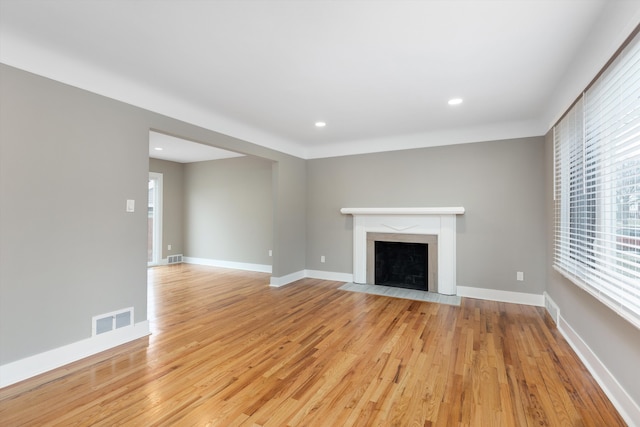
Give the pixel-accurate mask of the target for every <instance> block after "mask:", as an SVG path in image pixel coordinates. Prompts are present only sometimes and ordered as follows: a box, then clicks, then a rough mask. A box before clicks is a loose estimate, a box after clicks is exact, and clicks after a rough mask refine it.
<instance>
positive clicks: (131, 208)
mask: <svg viewBox="0 0 640 427" xmlns="http://www.w3.org/2000/svg"><path fill="white" fill-rule="evenodd" d="M135 211H136V201H135V200H131V199H129V200H127V212H135Z"/></svg>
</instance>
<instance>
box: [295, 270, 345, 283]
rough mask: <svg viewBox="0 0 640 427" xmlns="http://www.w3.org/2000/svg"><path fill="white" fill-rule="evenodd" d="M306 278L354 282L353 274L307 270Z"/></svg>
mask: <svg viewBox="0 0 640 427" xmlns="http://www.w3.org/2000/svg"><path fill="white" fill-rule="evenodd" d="M305 276H306V277H309V278H312V279H321V280H331V281H334V282H346V283H349V282H353V274H351V273H336V272H333V271H322V270H305Z"/></svg>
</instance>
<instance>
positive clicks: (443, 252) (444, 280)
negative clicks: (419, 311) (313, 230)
mask: <svg viewBox="0 0 640 427" xmlns="http://www.w3.org/2000/svg"><path fill="white" fill-rule="evenodd" d="M340 212H341V213H343V214H345V215H353V281H354V282H355V283H366V282H367V233H403V234H430V235H437V236H438V286H437V288H438V293H441V294H445V295H455V294H456V215H462V214H464V208H463V207H422V208H420V207H418V208H342V209H340Z"/></svg>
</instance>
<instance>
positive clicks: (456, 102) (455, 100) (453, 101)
mask: <svg viewBox="0 0 640 427" xmlns="http://www.w3.org/2000/svg"><path fill="white" fill-rule="evenodd" d="M448 104H449V105H460V104H462V98H451V99H450V100H449V102H448Z"/></svg>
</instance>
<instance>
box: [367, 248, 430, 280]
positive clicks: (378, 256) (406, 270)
mask: <svg viewBox="0 0 640 427" xmlns="http://www.w3.org/2000/svg"><path fill="white" fill-rule="evenodd" d="M374 253H375V277H374V283H375V284H376V285H384V286H393V287H397V288H406V289H417V290H421V291H427V290H428V289H429V285H428V259H429V245H428V244H426V243H405V242H386V241H375V249H374Z"/></svg>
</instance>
